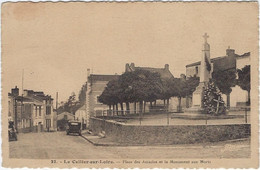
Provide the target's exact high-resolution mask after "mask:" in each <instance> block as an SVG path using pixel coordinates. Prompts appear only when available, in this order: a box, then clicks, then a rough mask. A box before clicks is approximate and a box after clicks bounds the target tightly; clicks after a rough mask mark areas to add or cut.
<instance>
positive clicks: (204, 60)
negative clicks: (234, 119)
mask: <svg viewBox="0 0 260 170" xmlns="http://www.w3.org/2000/svg"><path fill="white" fill-rule="evenodd" d="M203 38H204V39H205V42H204V44H203V47H202V56H201V63H200V83H199V85H198V86H197V88H196V90H195V91H194V92H193V94H192V107H196V108H202V107H203V104H202V97H203V96H202V95H203V94H202V93H203V88H204V87H205V85H206V84H207V83H208V82H209V79H210V78H211V73H212V70H213V65H212V64H211V62H210V45H209V44H208V42H207V38H209V36H208V35H207V33H205V34H204V35H203Z"/></svg>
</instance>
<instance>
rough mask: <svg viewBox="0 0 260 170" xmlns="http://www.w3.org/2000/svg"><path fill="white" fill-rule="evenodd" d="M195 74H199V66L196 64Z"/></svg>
mask: <svg viewBox="0 0 260 170" xmlns="http://www.w3.org/2000/svg"><path fill="white" fill-rule="evenodd" d="M195 69H196V75H198V74H199V67H198V66H196V68H195Z"/></svg>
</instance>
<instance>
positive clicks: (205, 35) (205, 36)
mask: <svg viewBox="0 0 260 170" xmlns="http://www.w3.org/2000/svg"><path fill="white" fill-rule="evenodd" d="M203 38H204V39H205V43H206V42H207V38H209V36H208V34H207V33H205V34H204V35H203Z"/></svg>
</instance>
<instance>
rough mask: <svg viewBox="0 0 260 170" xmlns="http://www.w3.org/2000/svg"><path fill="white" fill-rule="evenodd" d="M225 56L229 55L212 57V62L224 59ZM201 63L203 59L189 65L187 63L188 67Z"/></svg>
mask: <svg viewBox="0 0 260 170" xmlns="http://www.w3.org/2000/svg"><path fill="white" fill-rule="evenodd" d="M225 57H227V56H222V57H216V58H211V59H210V62H212V63H213V62H214V61H216V60H219V59H222V58H225ZM200 63H201V61H198V62H195V63H191V64H188V65H186V67H192V66H197V65H200Z"/></svg>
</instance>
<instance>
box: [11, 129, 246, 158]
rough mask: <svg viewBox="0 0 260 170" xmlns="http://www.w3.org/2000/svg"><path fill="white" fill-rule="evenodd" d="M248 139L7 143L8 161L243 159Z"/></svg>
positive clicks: (28, 139)
mask: <svg viewBox="0 0 260 170" xmlns="http://www.w3.org/2000/svg"><path fill="white" fill-rule="evenodd" d="M249 143H250V142H249V140H245V141H240V142H221V143H215V144H214V145H212V144H211V145H210V146H209V145H205V146H203V145H182V146H180V145H177V146H176V145H175V146H145V147H137V146H134V147H105V146H93V145H92V144H90V143H89V142H88V141H86V140H85V139H83V138H82V137H80V136H67V135H66V134H65V133H64V132H53V133H27V134H21V133H20V134H19V135H18V141H14V142H10V157H11V158H27V159H117V158H121V159H122V158H123V159H127V158H128V159H152V158H162V159H172V158H247V157H249V155H250V145H249Z"/></svg>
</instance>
